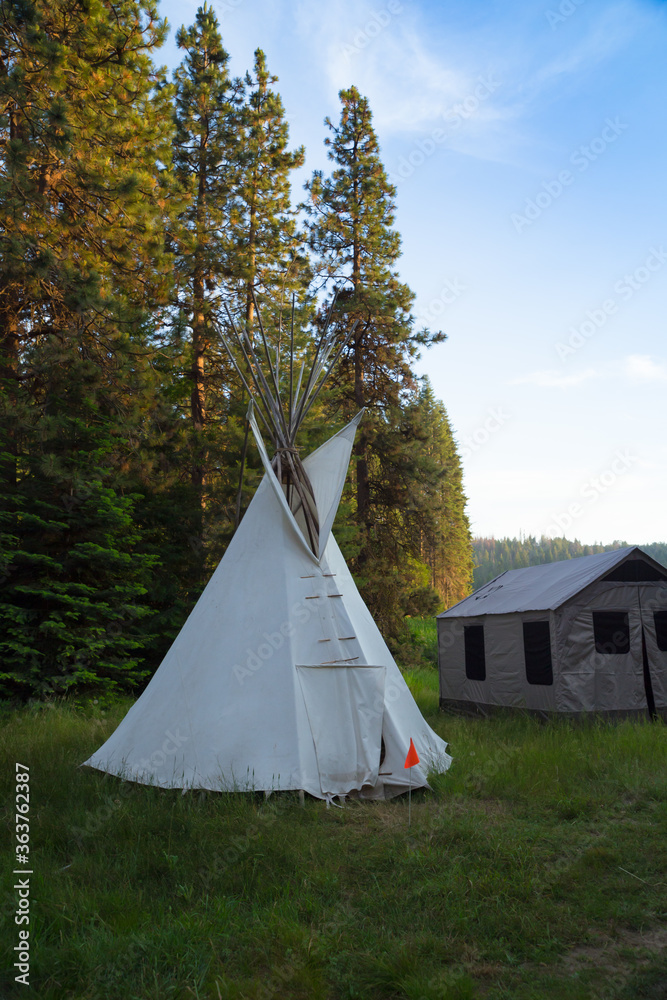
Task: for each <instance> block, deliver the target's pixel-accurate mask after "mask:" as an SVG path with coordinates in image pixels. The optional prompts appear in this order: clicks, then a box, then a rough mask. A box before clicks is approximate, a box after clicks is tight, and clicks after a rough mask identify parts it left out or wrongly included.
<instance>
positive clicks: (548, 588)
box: [438, 545, 664, 618]
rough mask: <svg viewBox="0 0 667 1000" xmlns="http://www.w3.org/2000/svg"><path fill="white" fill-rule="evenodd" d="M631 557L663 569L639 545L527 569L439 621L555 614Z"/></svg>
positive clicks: (450, 610) (513, 572)
mask: <svg viewBox="0 0 667 1000" xmlns="http://www.w3.org/2000/svg"><path fill="white" fill-rule="evenodd" d="M632 553H639V554H640V555H641V557H642V558H643V559H646V560H648V561H649V562H651V563H653V565H654V566H657V567H659V566H660V564H659V563H656V561H655V560H654V559H652V558H651V556H650V555H648V553H647V552H644V551H643V550H642V549H640V548H638V546H636V545H630V546H628V547H627V548H623V549H614V550H612V551H611V552H598V553H596V554H595V555H592V556H578V557H577V558H575V559H563V560H561V561H560V562H552V563H542V564H541V565H539V566H526V567H525V569H512V570H508V571H507V572H505V573H501V574H500V576H497V577H495V579H493V580H491V581H489V583H485V584H484V586H483V587H480V588H479V590H476V591H475V592H474V593H473V594H471V595H470V597H466V598H465V599H464V600H463V601H459V603H458V604H455V605H454V606H453V607H451V608H448V610H447V611H443V613H442V614H441V615H438V617H439V618H463V617H473V616H475V615H503V614H511V613H512V612H516V611H553V610H555V609H556V608H559V607H560V606H561V605H562V604H564V603H565V602H566V601H568V600H569V599H570V598H571V597H574V596H575V594H578V593H579V592H580V591H581V590H583V589H584V587H587V586H588V585H589V584H591V583H595V581H596V580H599V579H600V577H602V576H605V574H606V573H610V572H611V570H612V569H614V567H615V566H618V565H619V563H622V562H623V561H624V560H626V559H627V558H628V557H629V556H630V555H631V554H632ZM660 568H662V569H664V567H660Z"/></svg>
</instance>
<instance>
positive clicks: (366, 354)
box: [306, 87, 444, 627]
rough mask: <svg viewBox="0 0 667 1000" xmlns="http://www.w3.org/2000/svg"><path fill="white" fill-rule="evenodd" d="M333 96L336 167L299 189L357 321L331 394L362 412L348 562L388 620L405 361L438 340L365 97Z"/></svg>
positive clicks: (400, 489)
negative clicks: (413, 277) (420, 297)
mask: <svg viewBox="0 0 667 1000" xmlns="http://www.w3.org/2000/svg"><path fill="white" fill-rule="evenodd" d="M340 100H341V103H342V111H341V117H340V122H339V123H338V124H337V125H334V124H333V122H332V121H331V120H330V119H328V118H327V119H326V120H325V124H326V125H327V127H328V129H329V131H330V135H329V136H328V137H327V138H326V140H325V142H326V145H327V147H328V150H329V158H330V159H331V160H332V161H333V163H334V164H335V167H334V170H333V173H332V175H331V176H330V177H324V175H323V173H322V172H316V173H315V174H314V176H313V179H312V181H311V182H310V183H309V184H307V185H306V187H307V190H308V193H309V196H310V197H309V202H308V205H307V211H308V216H309V223H308V229H309V239H310V245H311V248H312V250H313V252H314V254H315V257H316V260H317V262H318V268H319V273H320V275H321V276H322V278H323V279H325V280H329V279H333V280H335V281H337V282H338V283H339V284H341V283H342V286H343V290H342V291H341V293H340V294H339V296H338V300H337V304H336V315H337V322H338V325H339V327H341V328H342V330H343V331H348V330H349V329H350V328H351V325H352V324H353V323H355V322H356V323H357V324H358V325H357V330H356V333H355V336H354V340H353V342H352V343H351V345H350V348H349V351H348V352H347V353H346V355H345V357H344V358H343V361H342V364H341V366H340V369H339V371H338V374H337V376H336V377H335V378H334V383H333V391H332V392H331V393H330V397H329V398H330V399H331V400H332V403H333V404H334V405H337V406H339V407H342V409H343V411H344V412H345V413H346V414H348V415H349V414H350V413H352V412H353V411H354V410H359V409H361V408H362V407H366V408H367V410H368V412H367V414H366V416H365V418H364V420H363V421H362V425H361V427H360V431H359V433H358V437H357V442H356V445H355V478H356V485H355V518H356V523H357V527H358V536H357V555H356V559H355V568H356V570H357V573H358V574H359V576H360V578H361V581H362V584H363V585H364V595H365V596H366V598H367V599H368V602H369V604H370V606H371V607H372V609H373V611H374V613H375V614H376V615H377V616H378V617H380V618H381V619H383V620H385V621H386V622H389V621H391V622H392V624H393V625H395V623H396V617H397V615H398V614H399V611H398V608H399V605H400V602H401V597H400V593H401V592H402V591H404V590H405V588H406V587H407V586H408V584H407V582H406V581H403V582H401V579H402V577H401V573H400V572H399V569H398V564H399V559H400V558H402V556H405V554H406V553H405V550H404V548H403V546H402V542H401V540H400V537H399V536H400V534H401V532H402V530H403V529H402V527H401V524H400V518H399V519H398V520H397V518H396V517H395V512H396V511H398V510H399V508H400V505H401V503H402V502H403V500H404V498H405V489H404V485H405V483H404V478H403V476H402V475H401V476H397V463H398V464H399V465H401V466H402V468H403V469H404V471H405V470H407V469H408V467H409V464H410V463H409V455H408V452H407V450H408V449H409V448H410V446H411V445H410V435H409V434H406V431H405V421H404V420H403V418H402V416H401V407H402V405H403V404H404V403H405V401H406V400H408V399H410V398H411V396H412V395H413V394H414V392H415V391H416V388H417V382H416V378H415V375H414V372H413V369H412V363H413V360H414V358H415V356H416V354H417V352H418V349H419V347H420V346H424V345H429V344H432V343H437V342H438V341H440V340H442V339H444V336H443V334H441V333H435V334H431V333H429V332H428V331H426V330H416V329H415V326H414V319H413V316H412V313H411V309H412V304H413V301H414V294H413V293H412V291H411V290H410V288H409V287H408V286H407V285H406V284H404V283H403V282H401V281H400V278H399V275H398V272H397V264H398V260H399V257H400V254H401V240H400V236H399V234H398V232H397V231H396V230H395V229H394V221H395V206H394V198H395V195H396V191H395V188H394V187H393V186H392V185H391V184H390V183H389V180H388V178H387V174H386V171H385V169H384V166H383V164H382V161H381V159H380V148H379V144H378V140H377V136H376V134H375V131H374V128H373V123H372V115H371V111H370V107H369V104H368V101H367V99H366V98H364V97H362V96H361V95H360V94H359V91H358V90H357V89H356V88H355V87H350V88H349V89H348V90H343V91H341V93H340ZM399 552H402V556H399ZM382 577H384V579H385V580H388V579H389V578H390V577H391V578H392V579H393V580H394V582H395V586H394V587H393V588H392V590H391V592H392V594H393V596H392V597H391V598H390V597H389V596H385V598H382V597H381V596H380V595H379V593H378V592H377V586H378V583H377V581H378V580H379V579H381V578H382ZM388 593H389V591H386V594H388ZM385 627H386V626H385Z"/></svg>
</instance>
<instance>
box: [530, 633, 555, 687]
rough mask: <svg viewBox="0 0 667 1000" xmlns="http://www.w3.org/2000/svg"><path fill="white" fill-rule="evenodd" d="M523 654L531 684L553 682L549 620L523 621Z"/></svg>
mask: <svg viewBox="0 0 667 1000" xmlns="http://www.w3.org/2000/svg"><path fill="white" fill-rule="evenodd" d="M523 655H524V658H525V661H526V680H527V681H528V683H529V684H553V682H554V675H553V669H552V666H551V633H550V631H549V622H524V623H523Z"/></svg>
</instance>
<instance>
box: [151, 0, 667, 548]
mask: <svg viewBox="0 0 667 1000" xmlns="http://www.w3.org/2000/svg"><path fill="white" fill-rule="evenodd" d="M197 6H198V4H197V3H196V2H192V3H191V2H189V0H185V2H184V0H179V2H178V3H175V2H173V0H163V2H162V3H161V13H162V15H163V16H166V17H167V19H168V21H169V23H170V25H171V26H172V31H171V34H170V37H169V40H168V42H167V44H166V45H165V46H164V48H163V49H162V50H160V52H159V53H157V56H156V58H157V59H158V60H161V61H162V62H164V63H165V64H167V65H168V66H169V67H170V68H173V67H175V66H176V65H177V63H178V61H179V59H180V56H179V53H178V51H177V49H176V48H175V45H174V41H173V36H174V33H175V30H176V29H177V28H178V27H179V26H180V25H181V24H183V23H186V24H191V23H192V21H193V20H194V16H195V12H196V9H197ZM211 6H212V7H213V9H214V11H215V12H216V14H217V17H218V20H219V22H220V29H221V33H222V37H223V41H224V44H225V47H226V49H227V50H228V52H229V53H230V57H231V58H230V65H231V71H232V73H233V74H234V75H242V74H243V73H245V71H246V70H247V69H250V68H251V67H252V63H253V52H254V50H255V49H256V48H257V47H260V48H262V49H263V50H264V51H265V53H266V55H267V61H268V66H269V69H270V70H271V72H272V73H274V74H275V75H277V76H278V78H279V82H278V84H277V85H276V88H277V89H278V91H279V92H280V94H281V96H282V98H283V102H284V105H285V109H286V113H287V118H288V120H289V124H290V138H291V143H292V146H293V147H296V146H299V145H304V146H305V147H306V165H305V167H304V168H303V170H302V171H301V172H300V174H299V175H298V177H297V179H296V182H295V195H296V196H297V197H298V196H300V194H301V191H300V188H301V185H302V183H303V181H305V180H306V179H307V178H308V177H310V176H311V174H312V171H313V170H316V169H323V170H324V171H328V170H329V169H330V163H329V162H328V161H327V158H326V151H325V148H324V145H323V143H324V138H325V136H326V135H327V129H326V127H325V125H324V119H325V117H327V116H328V117H330V118H331V119H332V120H333V121H337V120H338V119H339V117H340V101H339V98H338V93H339V91H340V90H341V89H342V88H344V87H349V86H351V85H353V84H354V85H355V86H356V87H358V89H359V90H360V92H361V93H362V94H363V95H364V96H366V97H367V98H368V100H369V102H370V107H371V110H372V112H373V121H374V126H375V129H376V132H377V135H378V139H379V142H380V147H381V155H382V160H383V163H384V165H385V168H386V170H387V172H388V174H389V177H390V179H391V181H392V183H394V184H395V186H396V192H397V193H396V228H397V229H398V231H399V232H400V234H401V237H402V248H403V255H402V257H401V260H400V262H399V273H400V276H401V279H402V280H403V281H405V282H407V284H408V285H409V286H410V288H411V289H412V290H413V292H414V293H415V295H416V300H415V309H414V312H415V316H416V318H417V320H418V322H419V325H420V326H428V327H429V328H430V329H432V330H443V331H444V332H445V333H446V334H447V340H446V342H445V343H444V344H441V345H438V346H436V347H434V348H431V349H430V350H428V351H426V352H425V353H424V354H423V356H422V358H421V360H420V362H419V364H418V370H419V372H420V374H427V375H428V376H429V378H430V380H431V383H432V385H433V388H434V390H435V393H436V395H437V396H438V397H439V398H440V399H442V401H443V402H444V404H445V406H446V408H447V412H448V414H449V418H450V421H451V424H452V428H453V431H454V434H455V437H456V440H457V442H458V445H459V451H460V454H461V458H462V464H463V469H464V487H465V492H466V495H467V497H468V515H469V517H470V521H471V527H472V531H473V534H475V535H482V536H495V537H496V538H500V537H504V536H510V537H515V536H519V535H526V536H528V535H535V536H537V537H538V538H539V537H540V536H541V535H547V536H552V537H554V536H561V535H564V536H565V537H566V538H570V539H575V538H577V539H579V540H580V541H583V542H586V543H593V542H604V543H609V542H612V541H614V540H623V541H626V542H628V543H631V544H639V545H641V544H643V543H648V542H654V541H666V540H667V433H666V431H667V337H666V333H667V330H666V326H667V319H666V317H667V199H666V197H665V193H666V189H667V116H666V114H665V107H666V105H667V100H666V99H667V3H666V2H665V0H621V2H613V0H612V2H606V0H552V2H550V0H544V2H543V0H532V2H526V0H524V2H518V0H505V2H503V3H500V2H498V3H496V2H491V0H476V2H475V3H472V4H471V3H465V2H463V0H457V2H452V3H447V2H441V0H440V2H437V0H412V2H411V0H375V2H370V3H369V2H366V0H328V2H327V3H326V4H325V3H322V2H321V0H214V2H213V3H212V4H211Z"/></svg>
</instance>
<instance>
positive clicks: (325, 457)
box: [85, 335, 451, 801]
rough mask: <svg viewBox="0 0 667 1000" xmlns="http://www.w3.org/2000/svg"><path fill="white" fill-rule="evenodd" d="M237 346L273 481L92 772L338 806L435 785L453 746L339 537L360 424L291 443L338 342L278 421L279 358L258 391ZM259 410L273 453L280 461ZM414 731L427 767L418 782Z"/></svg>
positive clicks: (265, 483)
mask: <svg viewBox="0 0 667 1000" xmlns="http://www.w3.org/2000/svg"><path fill="white" fill-rule="evenodd" d="M240 339H241V346H242V348H243V349H244V353H245V355H246V362H247V367H246V370H245V374H246V376H247V375H248V373H249V374H250V375H251V376H252V378H253V381H252V382H251V381H250V379H248V382H247V385H248V387H249V391H251V388H252V395H253V398H254V400H255V408H254V410H252V411H251V413H250V424H251V427H252V430H253V433H254V435H255V438H256V441H257V445H258V448H259V451H260V455H261V458H262V462H263V464H264V468H265V475H264V478H263V479H262V482H261V484H260V486H259V488H258V490H257V492H256V494H255V496H254V497H253V499H252V501H251V503H250V505H249V507H248V510H247V512H246V514H245V517H244V518H243V520H242V521H241V524H240V527H239V528H238V530H237V532H236V533H235V535H234V537H233V539H232V541H231V543H230V545H229V547H228V549H227V551H226V552H225V555H224V557H223V559H222V561H221V562H220V564H219V566H218V567H217V569H216V571H215V572H214V574H213V576H212V577H211V580H210V582H209V583H208V585H207V587H206V589H205V590H204V592H203V594H202V596H201V598H200V599H199V601H198V603H197V605H196V606H195V608H194V610H193V611H192V613H191V615H190V617H189V618H188V620H187V622H186V623H185V625H184V626H183V628H182V630H181V632H180V634H179V635H178V637H177V638H176V640H175V642H174V643H173V645H172V647H171V649H170V650H169V652H168V654H167V656H166V657H165V659H164V661H163V662H162V664H161V665H160V667H159V668H158V670H157V672H156V673H155V675H154V676H153V678H152V679H151V681H150V683H149V685H148V686H147V688H146V690H145V691H144V693H143V694H142V695H141V697H140V698H139V699H138V700H137V702H136V703H135V704H134V705H133V706H132V708H131V709H130V711H129V712H128V714H127V716H126V717H125V719H124V720H123V721H122V722H121V724H120V725H119V727H118V728H117V729H116V731H115V732H114V733H113V734H112V736H111V737H110V738H109V739H108V740H107V741H106V743H105V744H104V745H103V746H102V747H101V748H100V749H99V750H98V751H97V752H96V753H94V754H93V755H92V756H91V757H90V758H89V759H88V760H87V761H86V762H85V763H86V764H88V765H90V766H92V767H96V768H99V769H100V770H102V771H107V772H110V773H112V774H117V775H121V776H123V777H125V778H128V779H131V780H133V781H139V782H144V783H147V784H154V785H160V786H163V787H169V788H183V789H187V788H202V789H212V790H219V791H231V790H241V791H243V790H254V791H264V792H272V791H278V790H288V789H293V790H294V789H298V790H303V791H305V792H308V793H310V794H311V795H313V796H316V797H319V798H323V799H326V800H327V801H329V800H330V799H331V798H332V797H333V796H344V795H347V794H354V795H357V796H359V797H361V798H385V797H389V796H393V795H396V794H399V793H401V792H403V791H406V790H407V789H408V787H409V784H410V782H411V784H412V787H419V786H425V785H427V772H428V770H429V769H430V768H433V769H435V770H440V771H442V770H445V769H446V768H447V767H448V766H449V763H450V761H451V758H450V757H449V755H448V754H447V752H446V744H445V743H444V742H443V741H442V740H441V739H440V737H438V736H437V735H436V734H435V733H434V732H433V730H432V729H431V728H430V727H429V726H428V725H427V723H426V722H425V720H424V718H423V717H422V715H421V713H420V711H419V709H418V707H417V705H416V703H415V701H414V699H413V698H412V695H411V694H410V691H409V689H408V687H407V685H406V683H405V681H404V679H403V677H402V675H401V673H400V671H399V669H398V667H397V665H396V663H395V662H394V660H393V658H392V656H391V654H390V652H389V650H388V648H387V646H386V645H385V643H384V641H383V639H382V637H381V635H380V633H379V631H378V629H377V627H376V625H375V623H374V621H373V619H372V617H371V615H370V613H369V611H368V609H367V608H366V606H365V605H364V603H363V601H362V599H361V597H360V595H359V592H358V590H357V588H356V586H355V583H354V580H353V579H352V576H351V574H350V572H349V570H348V568H347V565H346V563H345V560H344V558H343V556H342V554H341V552H340V549H339V548H338V545H337V544H336V541H335V539H334V537H333V535H332V533H331V526H332V524H333V520H334V516H335V513H336V509H337V507H338V503H339V500H340V496H341V492H342V489H343V484H344V481H345V476H346V472H347V468H348V463H349V459H350V453H351V449H352V444H353V441H354V435H355V431H356V427H357V424H358V422H359V419H360V416H361V414H360V415H359V416H357V417H356V418H355V419H354V420H353V421H352V422H351V423H349V424H348V425H347V426H346V427H345V428H344V429H343V430H341V431H340V432H339V433H338V434H335V435H334V436H333V437H332V438H330V439H329V440H328V441H327V442H326V443H325V444H324V445H322V447H320V448H319V449H317V451H315V452H313V453H312V454H311V455H310V456H308V458H306V459H305V460H304V461H303V462H301V460H300V459H299V457H298V453H297V451H296V448H295V447H294V435H295V433H296V430H297V429H298V423H299V421H298V419H297V418H298V414H299V409H298V407H299V405H300V402H299V399H301V403H303V399H304V397H305V394H306V393H311V394H313V393H316V392H317V391H318V390H317V386H318V385H319V382H318V377H320V378H321V377H326V374H327V373H328V370H330V365H329V359H330V356H331V355H332V353H333V354H336V352H335V351H334V350H333V348H334V346H336V345H334V344H333V342H332V341H331V340H328V341H327V339H326V338H324V339H323V340H322V342H320V344H319V345H318V348H317V351H316V359H315V362H314V367H313V369H311V372H310V375H309V376H308V378H307V379H305V383H304V388H303V391H302V396H301V397H299V386H300V385H301V379H302V377H303V370H302V372H301V377H300V378H299V380H298V383H297V380H296V378H295V377H294V373H293V371H292V367H291V361H290V370H289V380H288V381H289V393H288V394H287V391H286V390H285V395H286V396H287V395H288V398H289V405H288V406H286V407H285V408H284V412H283V414H282V416H281V415H280V414H279V412H278V407H279V406H281V403H282V398H281V395H280V392H279V391H278V390H279V386H280V378H279V377H278V376H279V371H278V360H277V359H276V360H275V361H273V360H272V359H273V357H274V356H273V354H272V353H271V352H268V351H267V359H268V360H267V361H266V362H264V364H265V365H268V366H269V372H268V375H267V374H266V373H265V374H264V376H263V377H264V379H265V382H266V385H265V384H262V372H261V369H260V362H259V359H258V357H257V355H256V354H255V353H254V351H253V346H252V344H251V343H250V341H249V340H248V339H247V338H243V336H242V335H241V337H240ZM226 346H228V347H229V344H228V343H227V345H226ZM337 353H340V350H338V352H337ZM334 360H335V359H334ZM318 366H319V374H318ZM313 372H315V375H313ZM274 379H275V384H273V380H274ZM269 381H271V383H272V384H273V389H274V391H272V392H270V391H269V389H268V384H269ZM286 381H287V379H286ZM256 383H259V384H260V386H261V389H262V392H261V393H259V392H258V391H257V386H256ZM258 411H259V414H260V416H261V417H262V419H263V421H264V422H265V423H266V424H267V425H269V427H270V429H271V432H272V436H273V437H274V440H275V441H276V443H277V449H276V456H275V457H274V459H273V460H270V459H269V456H268V453H267V451H266V449H265V447H264V444H263V441H262V437H261V433H260V429H259V426H258V422H257V419H256V414H257V412H258ZM304 411H306V412H307V397H306V404H304V405H302V406H301V413H303V412H304ZM411 737H412V739H413V740H414V743H415V745H416V748H417V751H418V753H419V756H420V758H421V764H420V765H419V766H417V767H414V768H412V775H411V776H410V775H409V774H408V772H407V771H406V770H405V769H404V766H403V765H404V761H405V756H406V753H407V750H408V746H409V742H410V738H411Z"/></svg>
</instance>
